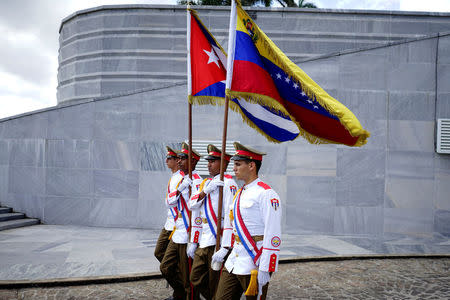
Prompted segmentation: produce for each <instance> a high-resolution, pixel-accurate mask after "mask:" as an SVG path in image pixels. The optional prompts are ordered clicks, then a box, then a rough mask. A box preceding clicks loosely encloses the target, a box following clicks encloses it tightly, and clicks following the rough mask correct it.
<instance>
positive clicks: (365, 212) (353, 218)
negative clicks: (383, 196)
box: [334, 206, 383, 235]
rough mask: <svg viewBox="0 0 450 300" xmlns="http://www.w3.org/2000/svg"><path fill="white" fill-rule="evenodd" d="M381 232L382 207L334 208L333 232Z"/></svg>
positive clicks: (376, 233)
mask: <svg viewBox="0 0 450 300" xmlns="http://www.w3.org/2000/svg"><path fill="white" fill-rule="evenodd" d="M382 233H383V208H382V207H356V206H341V207H336V208H335V210H334V234H347V235H348V234H373V235H380V234H382Z"/></svg>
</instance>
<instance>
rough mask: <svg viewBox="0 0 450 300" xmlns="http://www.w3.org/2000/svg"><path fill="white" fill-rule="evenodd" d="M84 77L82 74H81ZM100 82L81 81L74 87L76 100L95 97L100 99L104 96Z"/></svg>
mask: <svg viewBox="0 0 450 300" xmlns="http://www.w3.org/2000/svg"><path fill="white" fill-rule="evenodd" d="M83 75H84V74H83ZM101 88H102V81H94V80H88V81H84V82H83V81H82V82H79V83H77V84H76V85H75V89H74V96H77V97H76V98H77V99H85V98H88V99H92V98H95V97H100V96H102V95H104V93H102V90H101Z"/></svg>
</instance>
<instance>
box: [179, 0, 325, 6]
mask: <svg viewBox="0 0 450 300" xmlns="http://www.w3.org/2000/svg"><path fill="white" fill-rule="evenodd" d="M188 1H189V0H178V4H180V5H186V4H187V3H188ZM276 1H277V2H278V3H279V4H280V5H281V6H283V7H286V6H287V7H301V8H317V6H316V5H315V4H314V3H310V2H305V0H298V4H297V3H296V2H295V1H294V0H276ZM189 3H190V4H191V5H214V6H229V5H231V0H192V1H189ZM272 3H273V0H241V4H242V6H254V5H256V4H262V5H264V6H266V7H270V6H272Z"/></svg>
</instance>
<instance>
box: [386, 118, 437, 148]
mask: <svg viewBox="0 0 450 300" xmlns="http://www.w3.org/2000/svg"><path fill="white" fill-rule="evenodd" d="M434 127H435V122H432V121H393V120H391V121H389V124H388V128H389V133H388V136H389V141H388V149H390V150H398V151H421V152H434V139H435V138H434Z"/></svg>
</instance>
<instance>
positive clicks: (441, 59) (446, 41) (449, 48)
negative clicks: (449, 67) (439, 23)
mask: <svg viewBox="0 0 450 300" xmlns="http://www.w3.org/2000/svg"><path fill="white" fill-rule="evenodd" d="M438 45H439V48H438V63H439V64H449V63H450V37H449V36H441V37H439V44H438Z"/></svg>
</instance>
